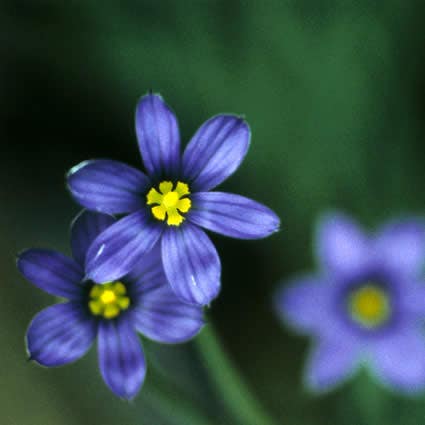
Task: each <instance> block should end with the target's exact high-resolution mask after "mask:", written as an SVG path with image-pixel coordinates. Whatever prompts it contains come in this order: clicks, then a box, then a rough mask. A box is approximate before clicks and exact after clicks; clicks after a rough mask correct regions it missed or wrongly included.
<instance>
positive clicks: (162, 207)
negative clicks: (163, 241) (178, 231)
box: [146, 181, 192, 226]
mask: <svg viewBox="0 0 425 425" xmlns="http://www.w3.org/2000/svg"><path fill="white" fill-rule="evenodd" d="M189 194H190V191H189V186H188V185H187V184H186V183H182V182H177V184H176V187H175V188H174V189H173V183H172V182H169V181H163V182H161V183H160V184H159V192H158V191H157V190H156V189H155V188H154V187H153V188H152V189H151V190H150V191H149V192H148V194H147V195H146V200H147V204H148V205H155V206H153V207H152V208H151V211H152V214H153V216H154V217H155V218H156V219H157V220H160V221H165V219H167V224H168V225H169V226H180V224H182V223H183V220H184V216H183V215H182V213H183V214H184V213H187V212H188V211H189V210H190V207H191V206H192V202H191V201H190V199H189V198H187V197H186V198H185V196H187V195H189Z"/></svg>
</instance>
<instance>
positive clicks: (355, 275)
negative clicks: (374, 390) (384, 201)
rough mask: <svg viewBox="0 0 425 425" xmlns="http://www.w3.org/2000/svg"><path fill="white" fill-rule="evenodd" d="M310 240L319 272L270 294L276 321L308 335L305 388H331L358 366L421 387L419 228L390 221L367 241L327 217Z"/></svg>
mask: <svg viewBox="0 0 425 425" xmlns="http://www.w3.org/2000/svg"><path fill="white" fill-rule="evenodd" d="M316 242H317V258H318V262H319V266H320V270H319V273H317V274H311V275H305V276H302V277H298V278H296V279H294V280H293V281H292V282H290V284H289V286H288V285H287V284H285V286H284V287H283V288H282V289H281V290H280V291H279V292H278V294H277V297H276V305H277V310H278V314H279V316H280V317H281V318H282V320H283V321H284V322H285V323H287V324H288V325H289V326H291V327H292V328H293V329H295V330H296V331H299V332H300V333H304V334H309V335H312V336H313V338H314V347H313V350H312V352H311V354H310V358H309V361H308V363H307V366H306V373H305V379H306V384H307V385H308V387H309V388H311V389H312V390H315V391H326V390H329V389H331V388H333V387H334V386H335V385H337V384H339V383H340V382H341V381H343V380H345V379H347V378H348V377H349V376H350V375H352V374H353V373H354V372H355V371H356V369H357V368H358V367H359V366H360V365H361V364H363V363H364V364H366V365H367V366H368V367H369V368H370V370H371V371H372V373H373V374H374V375H375V376H376V377H377V378H378V379H379V380H380V381H381V382H383V383H384V384H386V385H387V386H390V387H392V388H394V389H397V390H401V391H405V392H415V391H419V390H422V389H424V388H425V335H424V334H423V329H422V326H423V322H424V319H425V285H424V283H423V281H422V279H421V268H422V265H423V263H424V260H425V226H424V223H423V222H422V221H420V220H416V219H411V220H405V221H397V222H391V223H389V224H387V225H385V226H384V227H383V228H382V229H381V230H380V231H378V232H377V233H376V234H375V235H373V236H367V235H365V234H364V233H363V232H362V231H361V230H360V229H359V227H358V226H357V224H356V223H354V222H353V221H352V220H350V219H349V218H348V217H346V216H344V215H342V214H332V215H327V216H326V217H324V218H323V219H322V220H321V221H320V223H319V226H318V234H317V241H316Z"/></svg>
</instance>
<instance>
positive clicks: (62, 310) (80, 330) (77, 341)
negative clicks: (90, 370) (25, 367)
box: [27, 302, 97, 367]
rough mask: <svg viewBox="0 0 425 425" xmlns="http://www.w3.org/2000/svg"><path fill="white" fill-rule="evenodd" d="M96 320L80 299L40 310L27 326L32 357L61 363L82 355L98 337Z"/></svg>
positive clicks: (56, 363) (54, 363) (76, 358)
mask: <svg viewBox="0 0 425 425" xmlns="http://www.w3.org/2000/svg"><path fill="white" fill-rule="evenodd" d="M96 328H97V326H96V322H95V321H94V320H93V319H92V318H91V317H90V316H89V315H88V314H87V313H86V312H85V310H84V309H83V307H82V306H81V304H80V303H79V302H68V303H65V304H56V305H53V306H51V307H48V308H46V309H44V310H43V311H41V312H40V313H38V314H37V315H36V316H35V317H34V319H33V320H32V322H31V323H30V326H29V328H28V332H27V349H28V353H29V356H30V358H31V360H35V361H36V362H37V363H40V364H41V365H43V366H48V367H52V366H62V365H64V364H66V363H70V362H73V361H75V360H78V359H79V358H80V357H82V356H83V355H84V354H85V353H86V352H87V351H88V349H89V348H90V346H91V344H92V342H93V340H94V338H95V337H96Z"/></svg>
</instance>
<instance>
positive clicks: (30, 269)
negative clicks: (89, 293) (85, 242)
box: [17, 249, 84, 299]
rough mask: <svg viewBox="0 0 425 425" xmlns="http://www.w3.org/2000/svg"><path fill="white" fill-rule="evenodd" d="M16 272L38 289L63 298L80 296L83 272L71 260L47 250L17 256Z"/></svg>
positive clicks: (31, 251)
mask: <svg viewBox="0 0 425 425" xmlns="http://www.w3.org/2000/svg"><path fill="white" fill-rule="evenodd" d="M17 266H18V270H19V271H20V272H21V273H22V274H23V275H24V277H25V278H26V279H28V280H29V281H30V282H31V283H33V284H34V285H35V286H37V287H38V288H40V289H42V290H43V291H45V292H47V293H49V294H52V295H55V296H57V297H64V298H71V299H72V298H78V297H79V296H80V295H81V286H80V282H81V280H82V279H83V276H84V272H83V269H82V268H81V266H79V265H78V264H77V263H76V262H75V261H74V260H73V259H71V258H69V257H66V256H65V255H63V254H61V253H60V252H56V251H52V250H48V249H28V250H27V251H24V252H22V253H21V254H19V256H18V260H17Z"/></svg>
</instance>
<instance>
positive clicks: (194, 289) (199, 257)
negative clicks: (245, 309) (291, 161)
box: [68, 94, 279, 305]
mask: <svg viewBox="0 0 425 425" xmlns="http://www.w3.org/2000/svg"><path fill="white" fill-rule="evenodd" d="M136 133H137V138H138V142H139V149H140V152H141V155H142V158H143V162H144V165H145V168H146V171H147V175H145V174H144V173H142V172H141V171H139V170H136V169H134V168H132V167H130V166H128V165H125V164H122V163H120V162H116V161H111V160H92V161H86V162H83V163H81V164H79V165H77V166H75V167H73V168H72V169H71V170H70V172H69V174H68V187H69V189H70V191H71V193H72V195H73V197H74V198H75V200H76V201H77V202H79V203H80V204H81V205H83V206H84V207H86V208H88V209H91V210H96V211H102V212H104V213H110V214H128V215H127V216H126V217H124V218H122V219H121V220H119V221H118V222H117V223H116V224H114V225H113V226H111V227H110V228H109V229H108V230H106V231H105V232H104V233H102V235H100V236H99V237H98V238H97V239H96V240H95V241H94V243H93V245H92V246H91V248H90V251H89V253H88V261H87V273H88V277H89V278H90V279H92V280H93V281H95V282H109V281H111V280H116V279H119V278H120V277H121V276H123V275H125V274H126V273H127V272H128V271H129V270H130V269H131V268H132V267H134V266H135V265H136V264H137V263H138V262H139V261H140V259H141V258H142V256H143V254H144V253H145V252H148V251H149V250H150V249H152V248H153V247H154V246H155V245H156V244H158V243H159V241H160V245H161V252H162V261H163V265H164V270H165V274H166V276H167V279H168V281H169V283H170V284H171V286H172V288H173V290H174V292H175V293H176V295H177V296H178V297H179V298H181V299H182V300H184V301H186V302H188V303H193V304H200V305H206V304H209V303H210V301H211V300H213V299H214V298H215V297H216V296H217V295H218V292H219V290H220V274H221V265H220V259H219V257H218V254H217V251H216V249H215V247H214V245H213V244H212V242H211V240H210V239H209V237H208V236H207V235H206V233H205V232H204V231H203V230H202V229H201V227H203V228H205V229H208V230H211V231H213V232H217V233H220V234H222V235H226V236H231V237H235V238H241V239H257V238H263V237H266V236H268V235H270V234H271V233H273V232H275V231H276V230H278V227H279V218H278V217H277V216H276V215H275V214H274V213H273V212H272V211H271V210H270V209H269V208H267V207H265V206H263V205H261V204H259V203H257V202H254V201H252V200H250V199H247V198H245V197H242V196H239V195H234V194H230V193H223V192H209V191H210V190H211V189H213V188H215V187H216V186H217V185H219V184H220V183H221V182H223V181H224V180H225V179H226V178H227V177H229V176H230V175H231V174H232V173H233V172H234V171H235V170H236V169H237V168H238V167H239V165H240V163H241V162H242V160H243V158H244V157H245V155H246V153H247V150H248V146H249V141H250V130H249V127H248V124H247V123H246V122H245V121H244V120H243V119H241V118H239V117H236V116H233V115H217V116H215V117H213V118H211V119H210V120H208V121H207V122H206V123H205V124H203V125H202V126H201V128H200V129H199V130H198V131H197V132H196V134H195V135H194V136H193V138H192V140H191V141H190V142H189V144H188V145H187V147H186V149H185V151H184V153H183V155H182V156H181V155H180V135H179V129H178V125H177V119H176V117H175V115H174V113H173V112H172V111H171V110H170V109H169V107H168V106H167V105H166V104H165V102H164V101H163V100H162V98H161V97H160V96H159V95H154V94H148V95H146V96H144V97H142V98H141V100H140V102H139V104H138V105H137V110H136Z"/></svg>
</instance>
